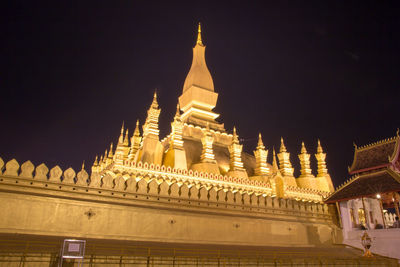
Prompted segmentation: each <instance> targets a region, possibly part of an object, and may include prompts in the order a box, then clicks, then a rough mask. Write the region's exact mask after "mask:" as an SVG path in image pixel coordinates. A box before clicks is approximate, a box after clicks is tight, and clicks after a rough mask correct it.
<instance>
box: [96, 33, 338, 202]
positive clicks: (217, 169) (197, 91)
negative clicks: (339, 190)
mask: <svg viewBox="0 0 400 267" xmlns="http://www.w3.org/2000/svg"><path fill="white" fill-rule="evenodd" d="M205 48H206V47H205V45H204V44H203V42H202V38H201V28H200V25H199V29H198V35H197V41H196V45H195V46H194V48H193V59H192V65H191V67H190V70H189V73H188V74H187V76H186V79H185V82H184V85H183V90H182V95H181V96H180V97H179V104H178V105H177V109H176V114H175V116H174V118H173V121H172V122H171V133H170V134H169V135H167V136H166V137H164V138H162V139H161V138H160V136H159V130H158V118H159V115H160V112H161V108H160V107H159V105H158V102H157V94H156V93H154V97H153V100H152V102H151V105H150V107H149V109H148V110H147V118H146V121H145V122H144V123H143V125H142V131H140V125H139V123H137V124H136V128H135V130H134V131H132V133H133V134H132V136H131V137H129V136H128V129H124V126H122V129H121V133H120V136H119V138H118V141H117V142H116V147H115V150H114V149H113V145H112V144H111V146H110V148H109V150H108V151H106V153H105V154H104V156H103V157H100V161H98V160H97V159H96V161H95V162H94V164H93V166H92V171H93V172H98V173H99V174H100V175H106V174H108V175H110V176H112V177H113V178H115V177H117V176H118V175H122V176H123V177H126V178H129V175H130V174H132V173H135V169H136V168H137V166H142V165H144V164H148V165H154V166H158V168H161V167H164V168H170V169H173V170H175V171H179V172H180V173H182V174H191V175H194V176H199V175H201V176H207V177H208V178H211V177H212V178H211V179H210V180H211V181H209V183H210V184H215V185H217V184H218V185H219V186H221V188H224V190H226V189H228V188H225V187H226V186H227V185H226V184H224V183H223V181H224V180H226V179H232V178H233V179H235V180H236V182H237V187H238V188H239V187H240V184H242V183H251V184H254V185H257V186H258V187H260V192H263V191H268V192H270V193H271V194H272V195H275V196H278V197H284V198H292V199H301V200H315V201H321V200H322V198H323V197H324V196H327V194H328V193H329V192H332V191H333V184H332V180H331V177H330V175H329V173H328V170H327V168H326V162H325V157H326V154H325V153H324V152H323V149H322V147H321V144H320V141H319V140H318V149H317V153H316V154H315V155H314V156H315V159H316V160H317V162H318V170H317V171H316V173H317V175H316V176H314V175H313V171H312V170H311V168H310V160H311V154H309V153H308V152H307V150H306V147H305V145H304V143H302V144H301V154H299V160H300V164H301V170H300V171H301V175H300V177H294V175H293V173H294V169H293V167H292V163H291V161H290V153H289V152H288V151H287V149H286V147H285V144H284V140H283V138H282V139H281V145H280V148H279V153H278V154H277V157H278V162H279V167H277V166H275V167H274V166H272V165H271V164H270V163H268V162H267V158H268V149H266V148H265V146H264V144H263V140H262V136H261V133H260V134H259V135H258V145H257V147H255V148H254V149H255V150H254V155H250V154H248V153H245V152H244V151H243V145H242V144H240V141H239V140H240V138H239V132H238V131H237V130H236V128H235V127H234V128H233V129H232V131H227V130H226V129H225V127H224V124H223V123H220V122H218V120H217V118H218V117H219V114H217V113H215V112H214V111H213V109H214V108H215V106H216V105H217V100H218V93H217V92H215V89H214V82H213V79H212V76H211V74H210V71H209V70H208V68H207V64H206V59H205ZM141 132H142V134H141ZM269 151H271V150H269ZM271 156H272V158H273V159H272V162H275V163H276V162H277V161H276V158H275V157H276V156H275V154H274V155H271ZM274 168H275V169H277V170H276V171H273V169H274ZM228 177H230V178H228ZM165 180H166V181H168V182H171V180H173V179H171V178H169V177H166V178H165ZM189 180H190V179H189ZM189 180H186V179H182V182H188V183H191V182H190V181H189ZM228 187H229V186H228ZM262 188H263V189H262ZM239 190H240V189H239Z"/></svg>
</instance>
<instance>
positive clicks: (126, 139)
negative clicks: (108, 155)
mask: <svg viewBox="0 0 400 267" xmlns="http://www.w3.org/2000/svg"><path fill="white" fill-rule="evenodd" d="M128 132H129V130H128V129H126V132H125V139H124V145H126V146H129V139H128V138H129V137H128V135H129V133H128Z"/></svg>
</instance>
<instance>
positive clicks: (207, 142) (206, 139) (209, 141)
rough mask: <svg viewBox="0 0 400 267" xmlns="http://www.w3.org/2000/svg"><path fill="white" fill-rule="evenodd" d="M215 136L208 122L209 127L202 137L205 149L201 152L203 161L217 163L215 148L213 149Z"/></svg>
mask: <svg viewBox="0 0 400 267" xmlns="http://www.w3.org/2000/svg"><path fill="white" fill-rule="evenodd" d="M213 142H214V136H213V135H212V134H211V131H210V126H209V124H208V123H207V127H206V129H205V131H204V133H203V137H202V138H201V143H202V145H203V150H202V152H201V156H200V160H201V162H209V163H215V157H214V150H213Z"/></svg>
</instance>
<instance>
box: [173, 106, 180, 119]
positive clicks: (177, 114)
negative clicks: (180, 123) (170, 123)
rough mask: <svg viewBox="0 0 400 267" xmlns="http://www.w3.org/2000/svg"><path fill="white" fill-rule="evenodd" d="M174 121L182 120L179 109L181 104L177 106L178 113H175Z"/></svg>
mask: <svg viewBox="0 0 400 267" xmlns="http://www.w3.org/2000/svg"><path fill="white" fill-rule="evenodd" d="M174 120H181V112H180V108H179V103H178V104H176V112H175V116H174Z"/></svg>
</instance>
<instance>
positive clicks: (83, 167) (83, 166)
mask: <svg viewBox="0 0 400 267" xmlns="http://www.w3.org/2000/svg"><path fill="white" fill-rule="evenodd" d="M96 157H97V156H96ZM84 169H85V161H83V162H82V170H84Z"/></svg>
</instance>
